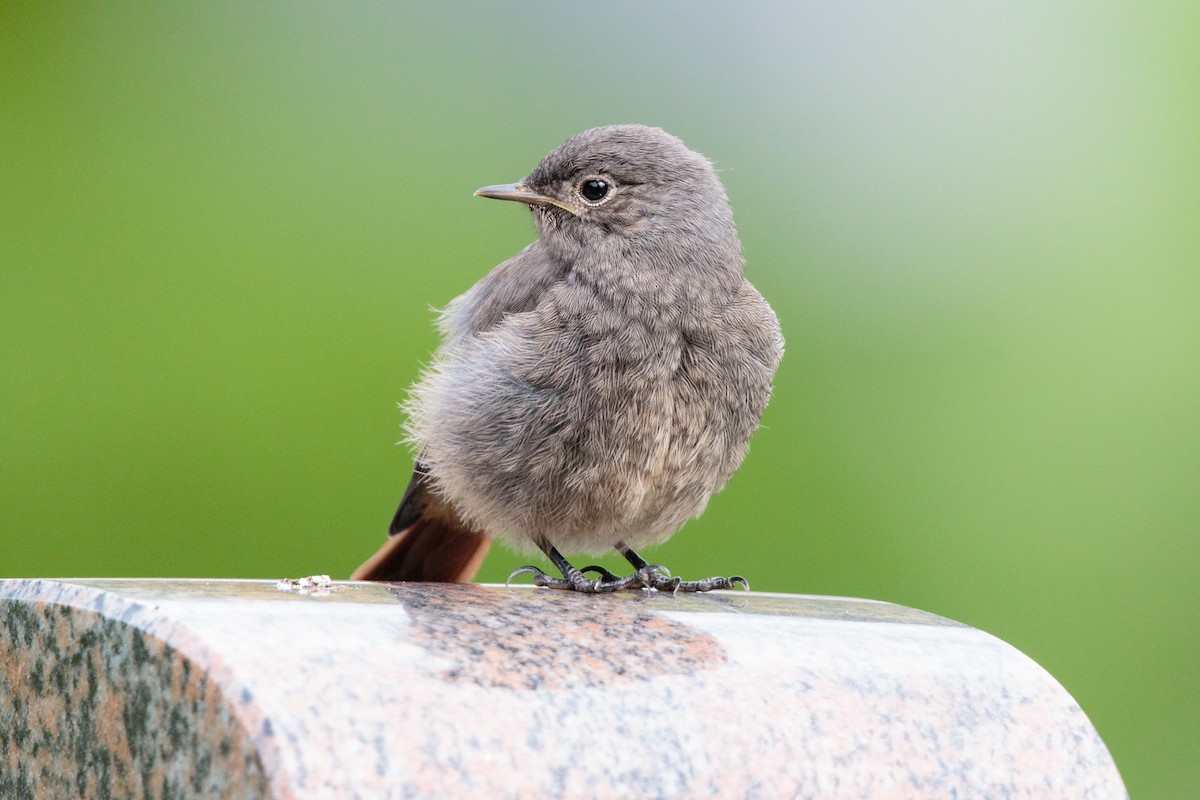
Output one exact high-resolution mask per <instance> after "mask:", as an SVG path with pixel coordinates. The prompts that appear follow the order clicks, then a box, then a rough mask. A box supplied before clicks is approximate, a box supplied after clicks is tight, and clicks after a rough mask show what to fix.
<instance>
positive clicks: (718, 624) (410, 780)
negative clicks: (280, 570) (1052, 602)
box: [0, 579, 1127, 800]
mask: <svg viewBox="0 0 1200 800" xmlns="http://www.w3.org/2000/svg"><path fill="white" fill-rule="evenodd" d="M534 796H545V797H769V798H775V797H813V798H843V797H844V798H855V799H856V800H860V799H861V798H894V797H921V798H959V799H960V800H961V799H962V798H991V797H1005V798H1035V797H1037V798H1042V797H1044V798H1091V799H1093V800H1102V799H1103V798H1124V797H1126V796H1127V795H1126V793H1125V789H1124V786H1123V785H1122V783H1121V778H1120V776H1119V775H1118V773H1117V769H1116V767H1115V766H1114V764H1113V761H1112V758H1111V757H1110V756H1109V753H1108V751H1107V750H1106V749H1105V747H1104V744H1103V743H1102V742H1101V741H1100V738H1099V736H1098V735H1097V734H1096V731H1095V729H1094V728H1093V727H1092V725H1091V723H1090V722H1089V721H1088V719H1087V717H1086V716H1084V713H1083V711H1081V710H1080V708H1079V706H1078V705H1077V704H1076V703H1075V702H1074V700H1072V699H1071V697H1070V696H1069V695H1068V694H1067V693H1066V691H1065V690H1064V689H1063V688H1062V687H1061V686H1060V685H1059V684H1058V683H1057V682H1056V681H1055V680H1054V679H1053V678H1052V677H1050V675H1048V674H1047V673H1046V672H1045V671H1044V670H1042V669H1041V668H1040V667H1039V666H1038V665H1037V664H1035V663H1034V662H1032V661H1030V660H1029V659H1028V658H1026V657H1025V656H1023V655H1022V654H1021V653H1019V652H1018V651H1016V650H1015V649H1013V648H1012V647H1010V646H1009V645H1007V644H1005V643H1004V642H1001V641H1000V640H998V639H996V638H994V637H992V636H990V635H988V634H986V633H983V632H981V631H978V630H975V629H972V628H969V627H967V626H964V625H960V624H958V623H955V622H951V621H949V620H946V619H943V618H941V617H937V616H934V615H932V614H927V613H924V612H921V611H914V610H911V609H907V608H903V607H900V606H895V605H889V604H887V603H877V602H870V601H866V600H850V599H843V598H828V597H803V596H793V595H771V594H758V593H736V592H735V593H713V594H710V595H703V596H672V595H670V594H660V593H652V592H643V593H638V594H627V595H603V596H589V595H579V594H576V593H573V592H557V591H552V590H536V589H530V588H525V587H521V588H516V587H514V588H512V589H506V588H504V587H496V586H479V585H446V584H395V585H390V586H389V585H384V584H364V583H340V582H336V583H332V584H330V585H322V584H321V583H320V582H316V583H309V584H280V585H277V584H276V583H274V582H267V581H182V580H105V579H89V580H5V581H0V797H4V798H10V797H11V798H60V797H62V798H66V797H85V798H93V797H95V798H105V797H139V798H141V797H147V798H162V799H163V800H165V799H166V798H192V797H197V798H199V797H204V798H215V797H220V798H306V799H307V798H376V797H378V798H387V797H397V798H400V797H447V798H451V797H534Z"/></svg>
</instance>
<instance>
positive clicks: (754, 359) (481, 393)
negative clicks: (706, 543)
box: [353, 125, 783, 592]
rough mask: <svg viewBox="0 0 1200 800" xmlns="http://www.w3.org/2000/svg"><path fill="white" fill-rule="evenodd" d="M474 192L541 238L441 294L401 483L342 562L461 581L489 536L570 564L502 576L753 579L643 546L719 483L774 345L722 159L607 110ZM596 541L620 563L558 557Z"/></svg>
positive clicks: (779, 345)
mask: <svg viewBox="0 0 1200 800" xmlns="http://www.w3.org/2000/svg"><path fill="white" fill-rule="evenodd" d="M476 194H477V195H479V196H481V197H492V198H497V199H500V200H516V201H518V202H521V203H525V204H526V205H528V206H529V208H530V210H531V211H532V213H533V219H534V223H535V224H536V226H537V232H538V239H537V241H535V242H534V243H533V244H531V245H529V246H528V247H526V248H525V249H524V250H522V251H521V252H519V253H517V254H516V255H515V256H513V257H512V258H510V259H509V260H507V261H505V262H504V263H503V264H501V265H500V266H498V267H496V268H495V269H493V270H492V271H491V272H490V273H489V274H488V275H487V276H486V277H484V278H483V279H482V280H481V281H479V282H478V283H477V284H475V285H474V286H473V287H471V289H470V290H469V291H467V293H466V294H463V295H462V296H460V297H458V298H456V299H455V300H453V301H452V302H451V303H450V304H449V306H447V308H446V309H445V311H443V312H442V314H441V317H440V319H439V327H440V328H441V331H442V335H443V337H444V340H443V343H442V346H441V349H440V350H438V352H437V355H436V357H435V358H434V361H433V364H432V366H431V367H430V368H429V369H428V371H426V372H425V374H424V375H423V376H422V377H421V378H420V380H419V381H418V382H417V384H416V385H415V387H414V388H413V390H412V393H411V397H410V399H409V401H408V403H407V408H406V410H407V412H408V419H409V425H408V433H409V436H410V437H411V440H412V442H413V443H414V444H415V445H416V447H417V449H418V456H417V460H416V465H415V468H414V470H413V476H412V480H411V482H410V483H409V486H408V490H407V491H406V492H405V493H404V499H403V500H402V501H401V503H400V508H399V510H397V512H396V516H395V519H394V520H393V521H392V525H391V530H390V534H391V538H390V539H389V541H388V542H387V543H386V544H385V545H384V547H383V548H382V549H381V550H380V551H379V552H378V553H376V554H375V555H374V556H373V557H372V558H371V559H370V560H368V561H367V562H366V563H365V564H363V565H362V566H361V567H359V568H358V570H357V571H356V572H355V573H354V576H353V577H354V578H356V579H360V580H443V581H447V580H449V581H465V580H470V578H471V577H472V576H473V575H474V573H475V571H476V570H477V569H478V567H479V564H480V562H481V561H482V559H483V555H484V553H486V551H487V548H488V545H489V544H490V542H491V540H492V539H501V540H503V541H504V542H506V543H507V544H509V545H511V546H513V547H515V548H518V549H525V550H530V551H532V550H534V549H535V548H536V549H537V550H540V551H541V552H543V553H545V554H546V556H547V557H549V559H550V560H551V562H553V564H554V565H555V567H557V568H558V569H559V570H560V571H561V572H562V578H561V579H560V578H554V577H551V576H549V575H547V574H546V573H544V572H542V571H541V570H539V569H537V568H536V567H522V568H521V569H519V570H517V571H516V572H514V573H513V575H514V576H515V575H518V574H520V573H523V572H528V573H532V574H533V575H534V583H535V584H537V585H539V586H551V587H555V588H563V589H574V590H576V591H581V592H607V591H616V590H619V589H642V588H654V589H667V590H674V591H707V590H709V589H717V588H723V589H728V588H732V587H733V586H734V585H735V584H736V583H739V582H740V583H742V584H745V580H744V579H743V578H741V577H737V576H735V577H733V578H721V577H718V578H708V579H705V580H700V581H688V582H684V581H680V580H679V579H678V578H673V577H670V573H668V572H667V570H666V569H664V568H663V567H661V566H659V565H655V564H648V563H647V562H646V561H645V560H644V559H643V558H642V557H641V556H639V555H638V554H637V553H636V552H635V551H634V549H633V548H634V547H643V546H646V545H652V544H656V543H660V542H664V541H666V540H667V539H668V538H670V536H671V535H672V534H673V533H674V532H675V531H676V530H678V529H679V528H680V526H682V525H683V524H684V523H685V522H686V521H687V520H688V519H690V518H691V517H695V516H697V515H699V514H700V513H701V512H702V511H703V510H704V507H705V505H706V504H707V503H708V500H709V498H710V497H712V496H713V495H714V494H715V493H716V492H718V491H720V490H721V488H722V487H723V486H724V485H725V483H726V481H728V480H729V477H730V476H731V475H732V474H733V472H734V470H736V469H737V468H738V466H739V465H740V464H741V462H742V459H743V457H744V456H745V455H746V449H747V443H748V441H749V439H750V435H751V434H752V433H753V432H754V430H755V428H756V427H758V422H759V418H760V417H761V416H762V412H763V409H764V408H765V407H766V405H767V400H768V398H769V397H770V394H771V380H772V377H773V376H774V374H775V368H776V367H777V366H778V364H779V360H780V358H781V357H782V355H783V337H782V335H781V333H780V330H779V322H778V320H776V318H775V313H774V312H773V311H772V310H771V307H770V306H769V305H767V302H766V301H765V300H764V299H763V298H762V295H760V294H759V293H758V291H757V290H756V289H755V288H754V287H753V286H752V285H751V284H750V283H749V281H747V280H746V278H745V277H744V276H743V274H742V267H743V264H744V262H743V259H742V250H741V242H740V241H739V240H738V236H737V231H736V229H735V228H734V224H733V213H732V212H731V210H730V208H729V201H728V199H727V198H726V196H725V190H724V188H723V187H722V186H721V183H720V181H719V180H718V179H717V176H716V174H715V172H714V171H713V168H712V165H711V164H710V163H709V162H708V161H707V159H705V158H704V157H703V156H701V155H699V154H698V153H694V152H692V151H691V150H689V149H688V148H687V147H685V146H684V144H683V143H682V142H681V141H680V140H679V139H677V138H675V137H674V136H671V135H670V134H668V133H666V132H665V131H662V130H660V129H658V128H649V127H645V126H642V125H612V126H606V127H601V128H594V129H592V130H588V131H584V132H583V133H580V134H578V135H576V136H573V137H571V138H570V139H568V140H567V141H566V142H564V143H563V144H562V145H561V146H560V147H558V148H557V149H556V150H554V151H553V152H552V153H550V154H549V155H548V156H546V157H545V158H544V159H543V160H542V162H541V163H540V164H538V166H537V168H536V169H535V170H534V171H533V172H532V173H531V174H530V175H529V177H527V178H526V179H525V180H523V181H521V182H520V183H515V184H506V185H502V186H487V187H484V188H482V189H480V190H479V191H477V192H476ZM608 548H616V549H617V550H618V551H619V552H620V553H621V554H622V555H623V556H625V558H626V559H628V560H629V562H630V563H631V564H632V565H633V567H634V573H633V574H632V575H630V576H626V577H618V576H616V575H614V574H612V573H611V572H609V571H607V570H605V569H603V568H600V567H587V568H585V569H583V570H579V569H577V568H575V567H574V566H572V565H571V564H570V563H569V562H568V561H567V560H566V559H565V558H564V557H563V556H562V554H561V553H560V550H562V551H566V552H589V553H597V552H600V551H604V550H607V549H608ZM588 572H591V573H595V574H596V576H597V577H595V578H591V577H588V576H587V575H586V574H585V573H588Z"/></svg>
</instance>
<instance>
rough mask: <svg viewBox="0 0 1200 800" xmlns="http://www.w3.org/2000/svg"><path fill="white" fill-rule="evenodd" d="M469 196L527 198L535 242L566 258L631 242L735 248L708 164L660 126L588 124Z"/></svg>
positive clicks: (728, 215)
mask: <svg viewBox="0 0 1200 800" xmlns="http://www.w3.org/2000/svg"><path fill="white" fill-rule="evenodd" d="M475 194H477V195H479V196H481V197H492V198H496V199H499V200H516V201H519V202H522V203H526V204H527V205H528V206H529V207H530V209H531V210H532V211H533V214H534V220H535V222H536V224H537V228H538V234H539V237H540V238H541V240H542V243H543V244H544V245H545V246H546V247H548V248H549V249H550V250H551V251H554V252H557V253H558V254H560V255H562V256H564V257H566V258H573V256H574V254H575V253H577V252H578V251H579V250H580V249H581V248H586V247H589V246H605V247H611V246H613V245H616V246H618V247H620V248H621V249H622V250H625V251H627V252H628V250H629V249H630V245H631V244H632V243H634V242H636V243H637V244H636V245H634V246H639V245H642V246H647V247H684V248H686V247H687V246H688V244H689V243H691V242H696V244H699V245H702V246H703V245H705V244H709V245H711V244H717V245H720V246H721V249H728V248H729V247H730V246H732V247H733V249H734V250H735V251H740V246H739V245H738V243H737V233H736V231H735V229H734V227H733V215H732V212H731V211H730V210H729V201H728V199H727V198H726V196H725V190H724V188H723V187H722V186H721V183H720V181H719V180H718V179H717V176H716V173H715V172H714V171H713V168H712V165H711V164H710V163H709V162H708V160H707V159H706V158H704V156H702V155H700V154H699V153H696V152H693V151H692V150H689V149H688V148H687V147H686V146H685V145H684V144H683V142H681V141H680V140H679V139H677V138H676V137H674V136H672V135H671V134H669V133H667V132H666V131H663V130H661V129H659V128H651V127H647V126H645V125H608V126H604V127H600V128H592V129H591V130H587V131H584V132H583V133H579V134H576V135H575V136H572V137H571V138H570V139H568V140H567V141H565V142H563V143H562V144H561V145H559V146H558V147H557V148H556V149H555V150H553V151H552V152H551V153H550V154H549V155H547V156H546V157H545V158H544V159H542V162H541V163H540V164H538V165H537V168H536V169H534V170H533V172H531V173H530V174H529V177H527V178H525V179H524V180H523V181H520V182H518V183H513V184H502V185H497V186H485V187H483V188H482V189H479V190H478V191H477V192H475ZM696 237H699V241H696Z"/></svg>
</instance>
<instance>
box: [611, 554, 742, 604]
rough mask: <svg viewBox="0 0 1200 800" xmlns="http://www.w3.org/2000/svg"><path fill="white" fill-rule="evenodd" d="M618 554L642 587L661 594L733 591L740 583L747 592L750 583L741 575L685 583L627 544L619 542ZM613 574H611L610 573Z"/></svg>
mask: <svg viewBox="0 0 1200 800" xmlns="http://www.w3.org/2000/svg"><path fill="white" fill-rule="evenodd" d="M616 548H617V552H618V553H620V554H621V555H623V556H625V560H626V561H628V562H629V563H630V564H632V565H633V568H634V570H635V572H634V573H633V575H632V576H631V577H633V578H635V579H636V580H635V582H636V583H638V584H639V585H640V586H641V587H645V588H647V589H658V590H659V591H661V592H711V591H712V590H713V589H733V588H735V587H736V586H737V585H738V584H739V583H740V584H741V585H742V586H744V587H745V588H746V589H747V590H749V588H750V583H749V582H748V581H747V580H746V579H745V578H743V577H742V576H741V575H734V576H732V577H729V578H722V577H719V576H718V577H715V578H704V579H703V580H698V581H684V580H680V579H679V578H676V577H672V575H671V572H670V570H668V569H667V568H666V567H664V566H663V565H662V564H650V563H647V561H646V559H644V558H642V557H641V556H639V555H638V554H637V552H635V551H634V549H633V548H632V547H630V546H629V545H627V544H625V542H617V544H616ZM610 574H611V573H610Z"/></svg>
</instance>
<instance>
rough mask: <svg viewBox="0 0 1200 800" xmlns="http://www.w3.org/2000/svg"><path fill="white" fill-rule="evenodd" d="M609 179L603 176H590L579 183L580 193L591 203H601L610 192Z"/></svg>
mask: <svg viewBox="0 0 1200 800" xmlns="http://www.w3.org/2000/svg"><path fill="white" fill-rule="evenodd" d="M609 189H610V187H609V185H608V181H606V180H604V179H602V178H588V179H587V180H586V181H584V182H583V183H581V184H580V185H579V194H580V196H582V197H583V199H584V200H587V201H588V202H589V203H599V202H600V201H601V200H603V199H604V198H605V197H607V196H608V192H609Z"/></svg>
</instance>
